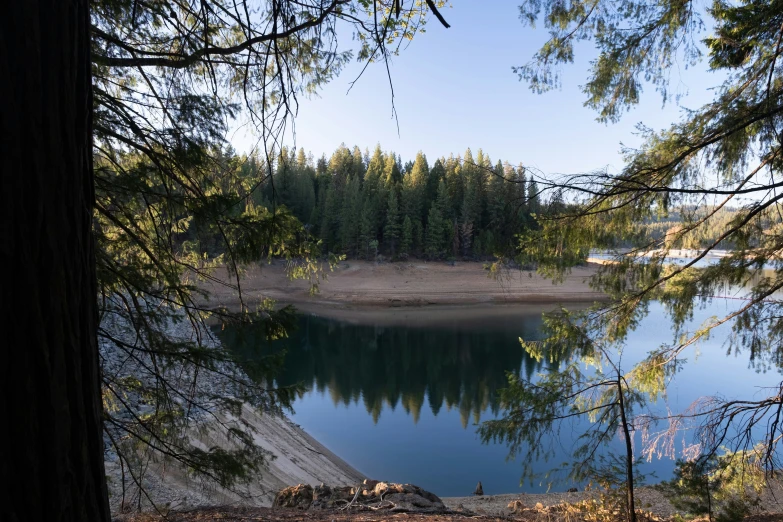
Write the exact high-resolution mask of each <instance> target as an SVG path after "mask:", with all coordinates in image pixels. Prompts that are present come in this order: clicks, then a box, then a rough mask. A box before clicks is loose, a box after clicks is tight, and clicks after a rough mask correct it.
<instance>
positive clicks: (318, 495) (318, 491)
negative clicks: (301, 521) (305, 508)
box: [311, 484, 334, 509]
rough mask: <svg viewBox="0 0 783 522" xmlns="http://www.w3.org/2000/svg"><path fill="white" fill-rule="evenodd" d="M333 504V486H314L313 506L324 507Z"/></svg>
mask: <svg viewBox="0 0 783 522" xmlns="http://www.w3.org/2000/svg"><path fill="white" fill-rule="evenodd" d="M330 502H331V504H330ZM333 506H334V502H332V488H330V487H329V486H325V485H324V484H321V485H320V486H316V487H314V488H313V504H312V506H311V507H313V508H321V509H323V508H329V507H333Z"/></svg>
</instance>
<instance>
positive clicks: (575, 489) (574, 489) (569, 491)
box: [567, 488, 579, 493]
mask: <svg viewBox="0 0 783 522" xmlns="http://www.w3.org/2000/svg"><path fill="white" fill-rule="evenodd" d="M567 493H579V489H577V488H568V491H567Z"/></svg>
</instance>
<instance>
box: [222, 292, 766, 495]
mask: <svg viewBox="0 0 783 522" xmlns="http://www.w3.org/2000/svg"><path fill="white" fill-rule="evenodd" d="M738 304H739V303H738V302H737V301H735V300H715V301H714V302H713V303H712V304H711V305H710V306H709V307H708V308H706V309H701V310H697V311H696V313H695V317H694V321H693V325H694V327H695V326H697V325H698V324H700V323H701V322H703V321H704V320H705V319H707V318H708V317H710V316H713V315H718V314H724V313H726V312H728V311H730V310H732V309H734V308H735V307H737V306H738ZM551 308H552V305H540V306H538V305H526V306H509V307H505V306H498V307H473V308H461V309H459V308H455V309H429V308H421V309H408V310H403V311H400V310H390V311H389V312H388V313H378V314H374V315H373V314H370V315H366V316H364V317H359V319H358V320H352V321H350V322H349V321H345V320H337V319H326V318H322V317H317V316H314V315H302V316H300V318H299V327H298V329H297V330H296V331H295V332H293V333H292V334H291V335H290V337H288V338H287V339H283V340H279V341H275V342H274V343H272V345H273V349H282V348H285V349H286V350H287V355H286V362H285V365H284V368H283V371H282V373H281V374H280V376H279V381H278V382H279V384H282V385H288V384H294V383H303V384H304V385H305V387H306V390H307V391H306V392H305V394H304V396H303V397H302V398H300V399H297V400H296V402H295V404H294V409H295V413H294V415H293V416H292V417H293V420H294V421H295V422H296V423H297V424H299V425H301V426H302V428H303V429H305V430H306V431H307V432H308V433H309V434H311V435H312V436H314V437H315V438H316V439H318V440H319V441H320V442H322V443H323V444H324V445H326V446H327V447H328V448H329V449H330V450H332V451H333V452H335V453H336V454H337V455H339V456H340V457H342V458H343V459H344V460H346V461H347V462H348V463H349V464H351V465H352V466H354V467H355V468H356V469H358V470H359V471H361V472H362V473H364V474H365V475H367V476H369V477H371V478H375V479H379V480H387V481H394V482H409V483H413V484H417V485H419V486H421V487H423V488H425V489H428V490H430V491H433V492H435V493H437V494H438V495H441V496H462V495H469V494H470V493H472V491H473V488H474V487H475V485H476V482H478V481H479V480H480V481H481V482H482V483H483V486H484V492H485V493H486V494H497V493H514V492H519V491H525V492H529V493H532V492H543V491H546V490H547V488H548V487H549V485H548V481H547V480H546V479H541V480H535V481H533V482H530V481H526V482H525V483H523V484H520V476H521V471H522V469H521V465H520V463H519V462H515V461H507V459H506V456H507V450H506V447H505V446H504V445H499V444H489V445H485V444H482V443H481V441H480V440H479V438H478V436H477V434H476V425H477V423H479V422H481V421H483V420H487V419H491V418H493V417H495V416H496V415H497V414H498V403H497V391H498V390H499V389H500V388H502V387H504V386H505V383H506V373H507V372H515V373H521V374H522V375H524V376H527V377H531V378H534V377H535V375H536V374H537V373H539V372H546V371H547V368H548V366H547V363H544V364H542V363H538V362H536V361H535V360H533V359H531V358H529V357H528V356H527V354H526V353H524V351H523V350H522V349H521V347H520V345H519V338H520V337H522V338H524V339H526V340H532V339H538V338H540V337H541V336H542V333H541V325H542V319H541V314H542V312H544V311H547V310H550V309H551ZM721 328H723V330H717V331H715V333H714V334H713V335H712V337H711V339H710V340H708V341H706V342H704V343H702V344H700V345H699V346H698V347H697V348H696V349H692V350H691V351H690V352H688V353H687V354H685V357H687V359H688V364H686V365H685V367H684V369H683V370H682V371H681V372H680V373H678V374H677V376H676V377H675V378H674V379H673V381H672V382H671V384H670V386H669V388H668V392H667V401H668V404H669V407H670V408H671V409H672V411H680V410H682V409H684V408H685V407H686V406H687V405H689V404H690V403H691V402H693V401H694V400H695V399H697V398H698V397H700V396H703V395H713V394H716V393H720V394H721V395H723V396H725V397H727V398H735V397H742V398H749V397H754V396H758V394H759V393H760V392H761V389H762V388H763V387H766V386H775V385H776V384H778V383H779V381H780V379H781V376H780V371H779V370H778V369H777V368H766V369H765V368H759V367H754V366H752V365H751V364H749V360H748V357H747V355H742V354H732V355H727V348H726V346H725V342H724V341H725V335H726V333H727V332H728V330H727V329H725V328H724V327H721ZM671 336H672V334H671V328H670V326H669V324H668V321H667V319H666V318H665V314H664V310H663V309H662V307H661V305H659V304H656V303H653V304H652V305H651V310H650V315H649V316H648V318H647V319H646V320H645V321H644V322H643V324H642V326H641V327H640V328H639V329H638V330H637V331H635V332H634V333H633V334H632V335H631V337H630V338H629V341H628V348H627V349H626V354H625V355H624V358H625V359H626V361H630V360H638V359H640V358H641V357H642V356H643V355H644V354H645V353H647V352H648V351H649V350H652V349H654V348H656V347H658V346H659V345H660V344H661V343H663V342H671V340H672V339H671ZM221 337H222V339H223V341H224V343H226V344H227V345H229V346H232V347H233V348H234V349H235V350H239V351H241V352H242V353H244V354H247V353H250V352H249V351H248V350H249V347H250V346H251V345H252V346H258V340H257V339H255V340H253V339H244V341H243V342H240V341H239V340H238V338H237V336H234V335H232V333H231V332H230V331H227V332H223V333H222V334H221ZM553 364H554V363H553ZM582 430H584V424H580V423H575V424H573V425H564V426H563V430H562V432H561V433H560V434H559V436H558V441H557V444H558V446H559V450H558V451H559V453H558V455H557V457H556V458H555V459H554V460H552V461H550V462H539V463H537V464H536V470H537V471H538V472H541V473H543V472H545V471H547V470H549V469H551V468H552V467H553V466H555V465H558V464H561V463H562V462H564V461H566V460H568V455H569V451H570V449H571V447H572V441H573V440H574V438H575V436H576V435H578V434H579V433H581V431H582ZM673 467H674V463H673V462H672V461H671V460H669V459H665V460H655V461H653V462H651V463H646V464H644V465H643V467H642V471H643V472H654V473H655V478H654V479H652V481H653V482H655V481H657V480H662V479H667V478H669V477H670V475H671V472H672V469H673ZM574 485H575V484H571V483H568V482H562V483H555V484H553V485H552V486H551V489H552V490H553V491H563V490H565V489H568V488H569V487H572V486H574ZM577 486H578V485H577Z"/></svg>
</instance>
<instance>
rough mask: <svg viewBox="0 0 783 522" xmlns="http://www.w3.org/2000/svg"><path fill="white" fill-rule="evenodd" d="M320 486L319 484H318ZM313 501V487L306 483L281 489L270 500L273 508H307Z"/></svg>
mask: <svg viewBox="0 0 783 522" xmlns="http://www.w3.org/2000/svg"><path fill="white" fill-rule="evenodd" d="M319 487H320V486H319ZM312 503H313V488H312V486H309V485H307V484H298V485H296V486H291V487H287V488H284V489H281V490H280V491H279V492H278V493H277V495H276V496H275V500H274V502H272V507H273V508H289V509H309V508H310V505H311V504H312Z"/></svg>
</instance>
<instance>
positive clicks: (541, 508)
mask: <svg viewBox="0 0 783 522" xmlns="http://www.w3.org/2000/svg"><path fill="white" fill-rule="evenodd" d="M536 509H537V510H539V511H543V510H544V504H542V503H541V502H536Z"/></svg>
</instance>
